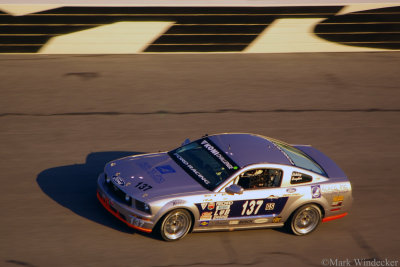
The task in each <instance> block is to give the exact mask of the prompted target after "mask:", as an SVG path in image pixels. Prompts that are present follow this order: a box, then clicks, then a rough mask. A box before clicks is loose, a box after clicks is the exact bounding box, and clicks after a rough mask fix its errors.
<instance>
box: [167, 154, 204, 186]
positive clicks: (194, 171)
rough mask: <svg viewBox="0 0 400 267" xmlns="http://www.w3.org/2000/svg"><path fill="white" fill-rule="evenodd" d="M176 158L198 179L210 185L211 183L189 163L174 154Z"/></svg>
mask: <svg viewBox="0 0 400 267" xmlns="http://www.w3.org/2000/svg"><path fill="white" fill-rule="evenodd" d="M174 156H175V157H176V158H177V159H178V160H179V161H180V162H182V164H183V165H184V166H185V167H186V168H188V169H189V170H190V171H191V172H193V173H194V174H195V175H196V176H197V177H199V178H200V179H201V180H202V181H203V182H204V183H205V184H207V185H208V184H210V181H209V180H207V178H206V177H204V176H203V175H202V174H201V173H200V172H199V171H198V170H197V169H195V168H194V167H193V166H192V165H191V164H189V162H187V161H186V160H185V159H184V158H182V157H181V156H180V155H179V154H178V153H174Z"/></svg>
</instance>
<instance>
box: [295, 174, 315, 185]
mask: <svg viewBox="0 0 400 267" xmlns="http://www.w3.org/2000/svg"><path fill="white" fill-rule="evenodd" d="M312 179H313V178H312V177H311V176H310V175H307V174H304V173H300V172H293V173H292V178H291V179H290V183H291V184H302V183H309V182H311V181H312Z"/></svg>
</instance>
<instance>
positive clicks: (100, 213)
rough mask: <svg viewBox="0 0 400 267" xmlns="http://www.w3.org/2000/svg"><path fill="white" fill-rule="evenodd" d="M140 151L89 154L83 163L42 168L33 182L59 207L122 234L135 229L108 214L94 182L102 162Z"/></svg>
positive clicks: (136, 153)
mask: <svg viewBox="0 0 400 267" xmlns="http://www.w3.org/2000/svg"><path fill="white" fill-rule="evenodd" d="M138 154H142V153H140V152H128V151H110V152H95V153H90V154H89V155H88V156H87V157H86V162H85V163H84V164H75V165H68V166H61V167H55V168H51V169H47V170H44V171H42V172H41V173H40V174H39V175H38V177H37V179H36V181H37V183H38V185H39V186H40V188H41V189H42V190H43V192H44V193H45V194H46V195H48V196H49V197H50V198H51V199H53V200H54V201H56V202H57V203H58V204H60V205H61V206H63V207H65V208H67V209H70V210H71V211H73V212H74V213H76V214H78V215H80V216H82V217H85V218H87V219H89V220H91V221H94V222H97V223H99V224H102V225H105V226H108V227H111V228H113V229H115V230H118V231H121V232H125V233H136V231H135V230H134V229H132V228H130V227H128V226H127V225H125V224H124V223H122V222H120V221H119V220H118V219H116V218H114V217H113V216H112V215H111V214H109V213H108V212H107V211H106V210H105V209H104V208H103V207H102V205H101V204H100V203H99V201H98V200H97V197H96V188H97V186H96V184H97V177H98V175H99V173H101V172H102V171H103V168H104V165H105V164H106V163H107V162H109V161H111V160H114V159H117V158H122V157H126V156H132V155H138Z"/></svg>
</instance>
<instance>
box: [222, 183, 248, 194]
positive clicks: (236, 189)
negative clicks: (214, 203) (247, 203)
mask: <svg viewBox="0 0 400 267" xmlns="http://www.w3.org/2000/svg"><path fill="white" fill-rule="evenodd" d="M243 191H244V189H243V187H241V186H240V185H237V184H231V185H230V186H228V187H227V188H225V192H226V193H228V194H229V195H234V194H239V195H241V194H243Z"/></svg>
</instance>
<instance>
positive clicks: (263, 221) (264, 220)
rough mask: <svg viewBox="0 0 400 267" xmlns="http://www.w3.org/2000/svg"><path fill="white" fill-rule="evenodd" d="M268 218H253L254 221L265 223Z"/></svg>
mask: <svg viewBox="0 0 400 267" xmlns="http://www.w3.org/2000/svg"><path fill="white" fill-rule="evenodd" d="M267 222H268V219H266V218H260V219H255V220H254V223H267Z"/></svg>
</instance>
